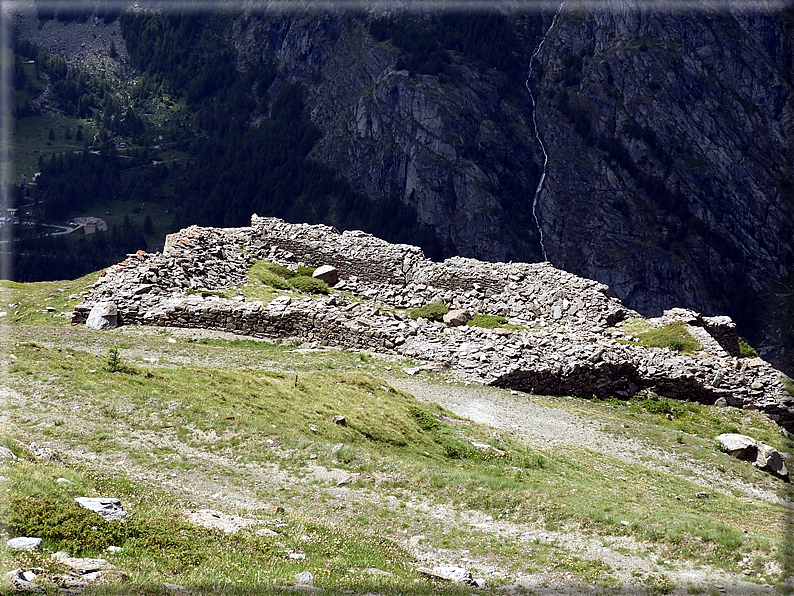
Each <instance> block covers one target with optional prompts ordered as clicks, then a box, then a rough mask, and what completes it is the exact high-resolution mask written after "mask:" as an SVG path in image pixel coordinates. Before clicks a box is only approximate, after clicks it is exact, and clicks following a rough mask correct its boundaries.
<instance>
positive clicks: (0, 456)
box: [0, 446, 17, 461]
mask: <svg viewBox="0 0 794 596" xmlns="http://www.w3.org/2000/svg"><path fill="white" fill-rule="evenodd" d="M16 459H17V456H16V455H14V452H13V451H11V450H10V449H9V448H8V447H4V446H0V461H4V460H10V461H14V460H16Z"/></svg>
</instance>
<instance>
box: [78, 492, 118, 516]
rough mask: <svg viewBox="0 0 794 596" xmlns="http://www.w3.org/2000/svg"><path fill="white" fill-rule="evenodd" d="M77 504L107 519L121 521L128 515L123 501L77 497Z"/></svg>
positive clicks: (107, 498)
mask: <svg viewBox="0 0 794 596" xmlns="http://www.w3.org/2000/svg"><path fill="white" fill-rule="evenodd" d="M74 501H75V503H77V504H78V505H80V507H83V508H85V509H88V510H90V511H93V512H94V513H96V514H97V515H101V516H102V517H104V518H105V519H121V518H122V517H124V516H126V515H127V512H126V511H124V508H123V507H122V506H121V501H119V500H118V499H113V498H109V497H75V499H74Z"/></svg>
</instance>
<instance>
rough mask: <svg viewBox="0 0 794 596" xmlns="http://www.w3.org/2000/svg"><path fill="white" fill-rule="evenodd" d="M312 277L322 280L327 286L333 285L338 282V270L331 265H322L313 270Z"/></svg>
mask: <svg viewBox="0 0 794 596" xmlns="http://www.w3.org/2000/svg"><path fill="white" fill-rule="evenodd" d="M312 277H314V278H316V279H319V280H321V281H324V282H325V283H327V284H328V285H329V286H335V285H336V284H337V282H339V270H338V269H337V268H336V267H334V266H333V265H323V266H322V267H317V269H315V270H314V273H312Z"/></svg>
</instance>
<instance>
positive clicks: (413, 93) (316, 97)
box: [237, 15, 540, 260]
mask: <svg viewBox="0 0 794 596" xmlns="http://www.w3.org/2000/svg"><path fill="white" fill-rule="evenodd" d="M528 22H529V21H528V20H527V19H523V30H526V28H527V27H528ZM237 30H238V31H240V32H241V35H239V36H238V41H237V47H238V51H239V52H240V55H242V56H254V57H256V56H259V55H262V54H266V53H268V52H274V53H275V55H276V56H277V57H278V60H279V65H280V67H281V68H282V71H283V73H284V75H285V78H286V79H287V80H291V81H301V82H304V83H306V84H307V86H308V88H309V92H308V98H309V101H308V104H309V110H310V112H311V116H312V120H313V121H314V122H315V123H316V124H318V125H319V126H320V127H321V129H322V130H323V131H324V133H325V134H324V137H323V138H322V139H321V140H320V142H319V143H318V145H317V146H316V147H315V148H314V150H313V152H312V154H311V155H312V157H313V158H315V159H318V160H320V161H322V162H324V163H327V164H329V165H331V166H332V167H334V168H335V169H336V170H337V171H338V172H339V173H340V174H341V175H343V176H344V177H345V178H347V179H348V180H349V181H350V182H351V183H353V185H354V187H355V188H356V189H357V190H359V191H362V192H363V193H365V194H366V195H367V196H368V197H370V198H372V199H373V200H374V201H378V200H380V199H382V198H384V197H392V196H396V197H399V198H400V199H401V200H402V201H403V202H404V203H405V204H407V205H409V206H411V207H412V208H413V209H414V210H415V211H416V214H417V218H418V219H419V221H420V222H422V223H423V224H426V225H428V226H431V227H432V228H433V229H434V231H435V233H436V235H437V236H438V237H439V238H441V239H442V241H443V242H444V244H445V245H446V246H447V251H446V252H447V254H465V255H472V256H475V255H476V256H478V257H482V258H486V259H492V260H508V259H511V258H518V257H519V256H524V257H527V256H530V257H532V258H538V257H539V256H540V252H539V245H538V242H537V231H536V229H535V228H534V225H533V226H532V227H529V226H528V222H529V219H528V213H527V212H526V210H521V212H522V213H523V217H521V218H519V219H520V220H521V221H514V220H513V218H512V217H511V216H510V215H509V214H508V213H506V210H505V207H504V198H503V196H502V192H501V187H502V178H504V177H506V176H513V177H515V180H514V181H513V184H514V185H515V186H517V187H519V188H521V190H522V192H521V193H520V194H526V193H529V189H530V187H533V185H534V183H535V182H534V178H535V176H536V175H537V172H536V171H535V170H536V166H535V165H533V152H534V151H536V149H532V147H531V146H530V145H531V142H532V139H533V136H532V133H531V129H530V126H531V123H530V124H528V117H529V112H528V109H527V103H526V101H527V97H526V92H525V91H523V90H519V91H521V92H520V93H519V94H518V95H517V96H516V95H515V94H514V95H513V96H512V97H511V98H510V99H505V97H504V91H505V86H506V85H507V84H508V77H507V75H505V73H503V72H499V71H497V70H495V69H493V68H485V67H483V65H482V64H474V63H472V62H471V61H469V60H466V59H464V58H463V57H461V56H459V55H456V54H454V53H452V54H451V60H452V63H451V65H450V66H449V70H450V71H451V73H452V74H449V75H421V74H417V73H410V72H409V71H407V70H401V69H398V68H397V66H398V64H397V63H398V59H399V57H400V54H399V52H398V50H397V49H396V48H395V47H394V46H393V45H391V44H390V43H386V42H378V41H376V40H375V39H373V37H372V36H371V35H370V34H369V31H368V28H367V23H366V19H363V18H354V17H342V16H339V17H327V18H325V19H320V18H314V17H310V16H306V15H303V16H290V17H282V18H262V19H254V18H251V19H245V20H241V21H240V22H238V24H237ZM526 35H529V34H526ZM530 37H531V35H530ZM522 45H526V46H527V48H528V44H522ZM525 49H526V48H525ZM519 54H520V53H518V52H517V54H516V59H517V60H524V58H523V57H519ZM277 84H278V83H277ZM528 165H529V169H528V170H527V166H528Z"/></svg>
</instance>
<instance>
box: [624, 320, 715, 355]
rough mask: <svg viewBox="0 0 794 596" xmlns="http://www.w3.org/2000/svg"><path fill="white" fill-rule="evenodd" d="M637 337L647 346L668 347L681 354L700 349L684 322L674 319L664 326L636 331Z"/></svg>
mask: <svg viewBox="0 0 794 596" xmlns="http://www.w3.org/2000/svg"><path fill="white" fill-rule="evenodd" d="M637 337H638V338H639V339H640V342H642V344H643V345H644V346H646V347H648V348H669V349H671V350H673V351H674V352H680V353H682V354H689V353H691V352H696V351H697V350H700V349H701V345H700V344H699V343H698V341H697V340H696V339H695V338H694V337H692V336H691V335H690V333H689V331H687V330H686V324H685V323H684V322H683V321H676V322H675V323H670V324H669V325H665V326H664V327H658V328H656V329H651V330H650V331H645V332H643V333H638V334H637Z"/></svg>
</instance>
